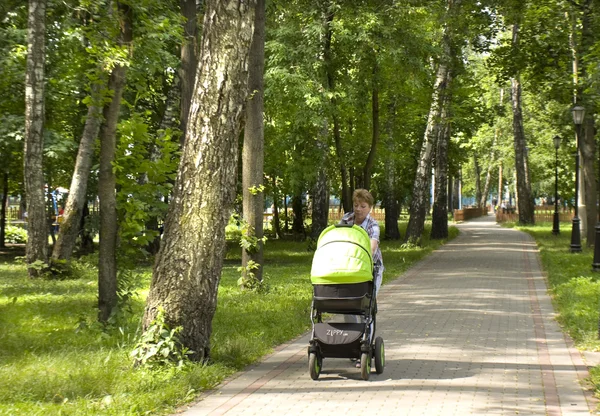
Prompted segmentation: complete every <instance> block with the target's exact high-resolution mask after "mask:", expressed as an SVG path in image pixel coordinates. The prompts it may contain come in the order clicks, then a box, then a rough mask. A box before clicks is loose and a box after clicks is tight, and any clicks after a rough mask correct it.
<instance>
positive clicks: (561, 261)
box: [509, 223, 600, 395]
mask: <svg viewBox="0 0 600 416" xmlns="http://www.w3.org/2000/svg"><path fill="white" fill-rule="evenodd" d="M560 225H561V233H560V234H559V235H558V236H555V235H552V223H539V224H536V225H535V226H532V227H518V228H519V229H520V230H523V231H525V232H527V233H529V234H530V235H532V236H533V237H534V238H535V240H536V242H537V245H538V247H539V249H540V254H541V260H542V266H543V269H544V270H545V272H546V273H547V277H548V286H549V290H550V292H551V294H552V298H553V303H554V308H555V310H556V312H557V314H558V316H557V320H558V322H559V324H560V325H561V326H562V327H563V330H564V331H566V332H567V333H568V334H569V335H570V336H571V338H573V341H574V342H575V345H576V347H577V348H578V349H580V350H586V351H600V340H599V338H598V328H599V323H600V322H599V308H600V273H598V272H593V271H592V260H593V257H594V251H593V247H592V248H588V247H587V246H586V244H585V241H583V242H582V248H583V251H582V252H581V253H571V252H570V244H571V225H570V224H565V223H561V224H560ZM509 226H515V225H514V224H512V225H509ZM590 373H591V381H592V382H593V384H594V385H595V388H596V395H598V392H599V391H600V369H599V368H598V367H596V368H594V369H592V370H591V371H590Z"/></svg>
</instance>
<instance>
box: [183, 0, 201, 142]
mask: <svg viewBox="0 0 600 416" xmlns="http://www.w3.org/2000/svg"><path fill="white" fill-rule="evenodd" d="M179 7H180V9H181V14H182V16H183V17H184V18H185V22H184V24H183V36H184V41H183V44H182V45H181V54H180V55H181V68H180V69H179V78H180V79H181V84H180V85H181V102H180V111H181V114H180V118H179V119H180V125H181V131H182V135H181V144H182V146H183V141H184V140H185V137H186V132H187V126H188V120H189V113H190V105H191V103H192V94H193V92H194V81H195V79H196V66H197V62H198V57H197V54H196V50H197V48H198V42H197V37H198V23H197V13H198V10H197V8H196V0H179Z"/></svg>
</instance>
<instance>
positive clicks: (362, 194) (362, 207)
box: [340, 189, 383, 294]
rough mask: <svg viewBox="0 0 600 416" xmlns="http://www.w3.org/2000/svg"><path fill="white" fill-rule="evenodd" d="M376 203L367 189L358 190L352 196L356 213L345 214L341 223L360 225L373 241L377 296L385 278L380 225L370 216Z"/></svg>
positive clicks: (374, 277) (372, 251)
mask: <svg viewBox="0 0 600 416" xmlns="http://www.w3.org/2000/svg"><path fill="white" fill-rule="evenodd" d="M374 202H375V201H374V199H373V195H371V193H370V192H369V191H367V190H366V189H356V190H355V191H354V193H353V194H352V203H353V206H354V211H353V212H348V213H346V214H344V216H343V217H342V219H341V220H340V223H341V224H350V225H353V224H354V225H358V226H359V227H362V228H363V229H364V230H365V231H366V232H367V234H368V235H369V238H370V239H371V253H372V255H373V281H374V283H375V294H377V293H378V292H379V288H380V287H381V279H382V277H383V258H382V257H381V250H380V249H379V234H380V231H379V224H378V223H377V221H376V220H375V219H374V218H373V217H371V215H370V212H371V209H372V208H373V204H374Z"/></svg>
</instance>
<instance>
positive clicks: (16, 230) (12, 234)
mask: <svg viewBox="0 0 600 416" xmlns="http://www.w3.org/2000/svg"><path fill="white" fill-rule="evenodd" d="M4 232H5V234H4V241H5V242H6V243H8V244H25V243H26V242H27V230H25V229H23V228H21V227H14V226H12V225H7V226H6V228H5V229H4Z"/></svg>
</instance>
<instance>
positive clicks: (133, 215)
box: [113, 114, 178, 256]
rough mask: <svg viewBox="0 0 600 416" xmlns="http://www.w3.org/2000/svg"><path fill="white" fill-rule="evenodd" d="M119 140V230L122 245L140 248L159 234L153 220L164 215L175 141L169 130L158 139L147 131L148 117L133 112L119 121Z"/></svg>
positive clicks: (116, 165)
mask: <svg viewBox="0 0 600 416" xmlns="http://www.w3.org/2000/svg"><path fill="white" fill-rule="evenodd" d="M119 132H120V136H121V138H120V141H119V145H118V150H117V152H118V156H117V160H116V161H115V163H114V164H113V165H114V170H115V172H116V176H117V184H118V187H119V191H118V192H117V209H118V212H119V220H120V221H119V225H120V227H119V232H120V235H121V240H122V241H123V242H126V244H125V245H124V248H125V249H126V250H132V251H131V252H130V253H129V254H133V255H134V256H135V255H136V254H135V252H136V251H140V250H141V251H143V250H144V249H145V247H146V246H147V245H148V244H149V243H151V242H152V241H153V240H154V239H155V238H156V237H157V236H158V234H159V231H158V228H157V227H156V228H155V229H152V228H150V227H148V224H149V223H151V222H154V223H155V224H156V223H158V221H159V220H160V219H162V218H164V216H165V214H166V210H167V204H166V203H165V202H164V199H165V197H166V196H167V195H169V193H170V191H171V188H172V183H173V182H174V178H175V173H176V169H177V159H176V158H175V156H176V155H177V152H178V144H177V143H176V142H174V141H173V140H172V137H171V134H172V132H171V131H170V130H169V131H162V132H160V140H158V138H157V137H155V136H154V135H153V134H151V133H150V131H149V129H148V120H147V119H145V118H144V117H143V116H142V115H140V114H133V115H132V117H131V118H130V119H128V120H124V121H122V122H121V123H120V124H119Z"/></svg>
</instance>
